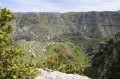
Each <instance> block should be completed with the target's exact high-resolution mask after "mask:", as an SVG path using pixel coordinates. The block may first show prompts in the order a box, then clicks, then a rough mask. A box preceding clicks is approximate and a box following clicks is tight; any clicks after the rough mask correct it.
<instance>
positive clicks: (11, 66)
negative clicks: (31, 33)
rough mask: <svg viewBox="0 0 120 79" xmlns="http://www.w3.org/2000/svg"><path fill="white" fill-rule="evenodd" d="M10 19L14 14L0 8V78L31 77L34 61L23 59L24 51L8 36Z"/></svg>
mask: <svg viewBox="0 0 120 79" xmlns="http://www.w3.org/2000/svg"><path fill="white" fill-rule="evenodd" d="M12 19H14V15H13V13H12V12H11V11H10V10H8V9H6V8H5V9H0V79H24V78H26V77H29V78H33V77H34V76H35V74H36V71H35V70H34V62H30V61H25V60H23V58H22V57H23V56H24V55H25V53H26V52H25V51H24V50H22V49H21V47H20V46H19V45H17V44H16V43H15V42H14V41H13V40H12V38H10V36H9V33H11V32H12V30H13V26H12V25H11V24H10V21H11V20H12ZM31 61H32V59H31Z"/></svg>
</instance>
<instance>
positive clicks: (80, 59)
mask: <svg viewBox="0 0 120 79" xmlns="http://www.w3.org/2000/svg"><path fill="white" fill-rule="evenodd" d="M69 47H70V50H71V51H72V53H73V54H74V56H75V59H76V60H77V61H78V62H79V63H81V64H84V63H86V61H87V60H88V58H87V57H86V55H85V54H84V53H83V52H82V51H81V50H80V48H79V47H78V46H75V45H69Z"/></svg>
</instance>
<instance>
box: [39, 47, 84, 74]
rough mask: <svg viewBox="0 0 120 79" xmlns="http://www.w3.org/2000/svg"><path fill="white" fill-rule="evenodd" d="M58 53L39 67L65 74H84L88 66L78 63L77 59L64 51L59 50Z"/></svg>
mask: <svg viewBox="0 0 120 79" xmlns="http://www.w3.org/2000/svg"><path fill="white" fill-rule="evenodd" d="M56 51H57V53H58V54H55V55H53V56H49V57H47V59H46V60H45V61H44V62H42V63H39V64H37V67H40V68H48V69H52V70H57V71H61V72H64V73H76V74H83V71H84V69H85V68H86V65H82V64H80V63H79V62H77V61H76V59H75V58H73V57H72V55H70V54H69V53H68V52H67V51H65V50H64V49H63V50H62V49H57V50H56Z"/></svg>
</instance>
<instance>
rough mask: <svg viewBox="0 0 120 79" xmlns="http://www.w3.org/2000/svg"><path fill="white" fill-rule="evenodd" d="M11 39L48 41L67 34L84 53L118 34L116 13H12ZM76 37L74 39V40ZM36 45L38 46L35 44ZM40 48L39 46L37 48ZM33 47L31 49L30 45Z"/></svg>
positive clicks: (118, 23)
mask: <svg viewBox="0 0 120 79" xmlns="http://www.w3.org/2000/svg"><path fill="white" fill-rule="evenodd" d="M15 15H16V18H15V20H14V21H13V22H12V23H13V24H14V25H15V30H14V32H13V37H14V39H15V40H16V41H18V40H23V39H24V40H26V41H29V42H31V41H37V42H50V41H53V40H54V38H56V37H59V36H60V35H64V34H68V35H71V34H73V36H71V39H73V41H75V42H76V37H77V38H78V39H77V41H78V42H77V44H78V43H79V45H80V47H81V49H82V50H83V51H85V52H86V53H89V54H90V53H91V52H93V50H94V49H97V48H98V47H97V46H98V44H99V42H100V41H102V40H106V39H109V38H112V37H113V36H114V35H115V34H117V33H118V32H120V12H119V11H118V12H117V11H116V12H108V11H105V12H70V13H44V12H43V13H39V12H38V13H32V12H31V13H29V12H28V13H15ZM74 36H76V37H74ZM37 44H38V43H37ZM38 46H40V45H38ZM32 47H33V46H32Z"/></svg>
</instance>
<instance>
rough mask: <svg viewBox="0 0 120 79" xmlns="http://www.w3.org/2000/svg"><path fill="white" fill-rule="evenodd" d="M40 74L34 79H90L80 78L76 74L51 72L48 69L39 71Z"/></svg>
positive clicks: (86, 78)
mask: <svg viewBox="0 0 120 79" xmlns="http://www.w3.org/2000/svg"><path fill="white" fill-rule="evenodd" d="M39 70H40V71H41V74H39V75H38V76H37V77H36V79H90V78H88V77H86V76H80V75H77V74H66V73H61V72H58V71H52V70H49V69H39Z"/></svg>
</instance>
